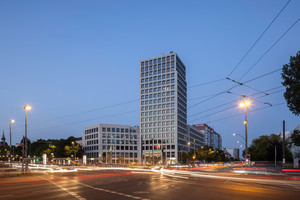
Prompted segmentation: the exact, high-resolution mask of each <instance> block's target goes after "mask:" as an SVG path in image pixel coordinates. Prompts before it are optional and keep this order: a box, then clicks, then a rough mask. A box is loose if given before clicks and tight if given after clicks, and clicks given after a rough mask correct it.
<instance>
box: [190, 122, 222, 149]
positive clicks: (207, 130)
mask: <svg viewBox="0 0 300 200" xmlns="http://www.w3.org/2000/svg"><path fill="white" fill-rule="evenodd" d="M193 127H194V128H196V129H198V130H199V131H201V132H203V134H204V144H205V145H208V146H211V147H213V148H214V150H217V149H222V137H221V135H220V134H219V133H217V132H216V131H215V130H214V129H213V128H211V127H210V126H208V125H207V124H196V125H193Z"/></svg>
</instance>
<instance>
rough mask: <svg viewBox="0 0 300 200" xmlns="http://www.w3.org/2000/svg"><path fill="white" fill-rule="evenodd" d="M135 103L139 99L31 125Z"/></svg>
mask: <svg viewBox="0 0 300 200" xmlns="http://www.w3.org/2000/svg"><path fill="white" fill-rule="evenodd" d="M136 101H139V99H135V100H131V101H126V102H122V103H118V104H113V105H110V106H105V107H102V108H96V109H91V110H87V111H83V112H79V113H74V114H70V115H65V116H62V117H57V118H53V119H47V120H42V121H38V122H33V124H35V123H42V122H49V121H54V120H59V119H64V118H68V117H73V116H77V115H82V114H86V113H90V112H95V111H98V110H104V109H108V108H113V107H117V106H121V105H125V104H129V103H133V102H136Z"/></svg>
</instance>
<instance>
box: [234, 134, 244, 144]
mask: <svg viewBox="0 0 300 200" xmlns="http://www.w3.org/2000/svg"><path fill="white" fill-rule="evenodd" d="M232 135H233V136H240V137H241V138H242V139H243V140H244V142H246V140H245V138H244V137H243V136H242V135H240V134H237V133H233V134H232Z"/></svg>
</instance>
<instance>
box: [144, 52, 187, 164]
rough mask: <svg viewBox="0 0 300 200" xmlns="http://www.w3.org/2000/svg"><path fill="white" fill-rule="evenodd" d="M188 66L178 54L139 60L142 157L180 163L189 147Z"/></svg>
mask: <svg viewBox="0 0 300 200" xmlns="http://www.w3.org/2000/svg"><path fill="white" fill-rule="evenodd" d="M186 88H187V84H186V67H185V65H184V64H183V62H182V61H181V60H180V58H179V57H178V55H177V54H176V53H173V52H170V54H168V55H161V56H158V57H155V58H151V59H146V60H142V61H140V134H141V145H142V160H143V161H144V162H148V163H152V162H154V163H159V162H162V163H170V164H174V163H178V152H179V151H185V152H187V151H188V146H187V141H188V137H187V126H186V124H187V99H186V97H187V89H186Z"/></svg>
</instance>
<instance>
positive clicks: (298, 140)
mask: <svg viewBox="0 0 300 200" xmlns="http://www.w3.org/2000/svg"><path fill="white" fill-rule="evenodd" d="M290 142H291V144H293V145H295V146H300V131H299V130H294V131H293V133H292V134H291V137H290Z"/></svg>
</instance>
